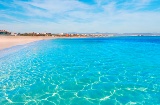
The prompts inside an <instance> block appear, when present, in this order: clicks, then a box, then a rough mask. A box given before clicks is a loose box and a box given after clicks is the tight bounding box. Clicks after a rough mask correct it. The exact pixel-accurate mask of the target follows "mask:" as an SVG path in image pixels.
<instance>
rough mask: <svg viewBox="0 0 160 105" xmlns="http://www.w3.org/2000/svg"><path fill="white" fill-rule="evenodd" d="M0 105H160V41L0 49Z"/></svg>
mask: <svg viewBox="0 0 160 105" xmlns="http://www.w3.org/2000/svg"><path fill="white" fill-rule="evenodd" d="M0 104H1V105H3V104H18V105H21V104H22V105H23V104H26V105H35V104H39V105H41V104H46V105H52V104H56V105H98V104H99V105H114V104H116V105H121V104H127V105H132V104H136V105H142V104H144V105H157V104H160V37H114V38H86V39H56V40H43V41H39V42H35V43H31V44H27V45H24V46H17V47H13V48H11V49H7V50H3V51H0Z"/></svg>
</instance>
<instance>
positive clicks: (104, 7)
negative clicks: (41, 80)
mask: <svg viewBox="0 0 160 105" xmlns="http://www.w3.org/2000/svg"><path fill="white" fill-rule="evenodd" d="M96 2H97V4H95V5H89V4H85V3H83V2H80V1H77V0H33V1H30V2H23V1H18V0H15V1H14V2H13V4H15V5H17V6H18V7H20V8H22V9H23V10H24V13H19V12H17V14H21V15H23V16H26V17H28V18H27V20H23V18H18V19H17V21H16V20H15V19H16V18H15V17H14V16H9V15H7V14H3V16H4V17H7V16H8V18H10V19H12V20H15V21H13V22H11V23H9V22H5V25H4V24H3V25H2V24H1V25H0V28H2V27H6V28H7V29H8V30H11V31H16V32H28V31H29V32H33V31H35V32H44V31H48V32H98V31H99V32H157V31H158V30H159V29H158V27H160V26H159V24H158V23H160V20H159V18H160V12H154V11H138V10H139V9H140V8H145V7H146V6H147V5H148V4H149V3H150V2H151V0H139V1H138V0H131V1H127V2H123V3H118V1H117V0H107V1H106V0H96ZM119 6H120V7H119ZM131 7H132V8H131ZM133 7H136V8H133ZM128 8H129V9H128ZM12 12H15V13H16V11H12ZM18 20H19V21H18ZM23 21H25V22H23ZM0 22H1V21H0ZM22 22H23V23H22ZM3 23H4V22H3ZM12 26H14V28H13V27H12ZM26 26H27V27H26Z"/></svg>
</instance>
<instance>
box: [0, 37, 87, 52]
mask: <svg viewBox="0 0 160 105" xmlns="http://www.w3.org/2000/svg"><path fill="white" fill-rule="evenodd" d="M57 38H86V37H53V36H0V50H4V49H6V48H10V47H13V46H17V45H23V44H27V43H31V42H35V41H40V40H49V39H57Z"/></svg>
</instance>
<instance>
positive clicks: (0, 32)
mask: <svg viewBox="0 0 160 105" xmlns="http://www.w3.org/2000/svg"><path fill="white" fill-rule="evenodd" d="M10 34H11V33H10V32H8V31H6V30H0V35H10Z"/></svg>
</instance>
